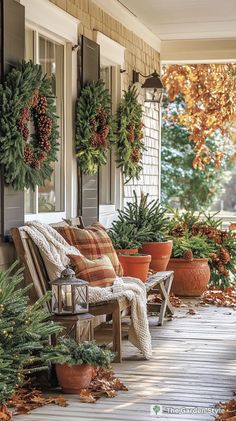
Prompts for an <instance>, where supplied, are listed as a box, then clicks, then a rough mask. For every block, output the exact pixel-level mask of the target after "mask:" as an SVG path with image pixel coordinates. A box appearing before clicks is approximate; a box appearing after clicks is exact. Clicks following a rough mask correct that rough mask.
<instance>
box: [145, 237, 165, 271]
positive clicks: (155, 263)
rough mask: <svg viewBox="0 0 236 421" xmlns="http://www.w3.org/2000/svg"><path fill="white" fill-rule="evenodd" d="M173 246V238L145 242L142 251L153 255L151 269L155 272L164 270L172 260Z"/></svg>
mask: <svg viewBox="0 0 236 421" xmlns="http://www.w3.org/2000/svg"><path fill="white" fill-rule="evenodd" d="M172 247H173V242H172V241H171V240H170V241H164V242H159V243H156V242H153V243H143V245H142V247H141V249H140V252H141V253H145V254H150V255H151V256H152V260H151V264H150V269H152V270H154V271H155V272H164V271H165V270H166V268H167V265H168V262H169V260H170V256H171V253H172Z"/></svg>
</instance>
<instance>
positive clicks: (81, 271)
mask: <svg viewBox="0 0 236 421" xmlns="http://www.w3.org/2000/svg"><path fill="white" fill-rule="evenodd" d="M68 257H69V258H70V261H71V265H72V266H73V268H74V270H75V274H76V277H77V278H80V279H83V280H84V281H87V282H89V283H90V285H91V286H94V287H108V286H111V285H112V284H113V282H114V280H115V279H116V273H115V271H114V268H113V266H112V263H111V261H110V259H109V257H107V256H101V257H99V258H98V259H95V260H89V259H86V257H84V256H75V255H72V254H69V255H68Z"/></svg>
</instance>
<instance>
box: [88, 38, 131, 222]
mask: <svg viewBox="0 0 236 421" xmlns="http://www.w3.org/2000/svg"><path fill="white" fill-rule="evenodd" d="M95 40H96V42H97V44H99V45H100V60H101V65H104V66H120V67H121V68H123V66H124V61H125V50H126V49H125V47H123V46H122V45H120V44H119V43H118V42H116V41H113V40H112V39H111V38H109V37H107V36H106V35H104V34H102V33H101V32H99V31H95ZM114 178H115V179H112V180H111V182H112V183H115V186H114V187H115V205H100V206H99V221H100V222H101V223H102V224H103V225H105V226H106V227H110V226H111V223H112V221H113V220H114V219H115V218H116V217H117V211H116V209H119V208H120V207H121V206H122V203H123V182H122V173H121V170H120V168H116V171H115V177H114Z"/></svg>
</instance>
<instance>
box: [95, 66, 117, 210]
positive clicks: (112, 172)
mask: <svg viewBox="0 0 236 421" xmlns="http://www.w3.org/2000/svg"><path fill="white" fill-rule="evenodd" d="M101 79H103V80H104V82H105V85H106V88H107V89H108V90H109V92H110V95H111V100H112V113H113V114H115V113H116V110H117V106H118V103H119V100H120V93H121V87H120V83H121V82H120V67H119V66H109V65H102V66H101ZM99 204H100V205H105V206H107V205H113V206H115V205H116V204H117V200H116V152H115V148H111V149H110V150H109V151H108V154H107V163H106V165H103V166H102V167H101V168H100V170H99Z"/></svg>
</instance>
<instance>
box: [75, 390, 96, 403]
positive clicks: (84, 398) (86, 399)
mask: <svg viewBox="0 0 236 421" xmlns="http://www.w3.org/2000/svg"><path fill="white" fill-rule="evenodd" d="M79 396H80V400H81V402H83V403H95V402H96V399H95V398H94V397H93V395H92V393H91V392H89V390H87V389H82V390H81V392H80V394H79Z"/></svg>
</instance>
